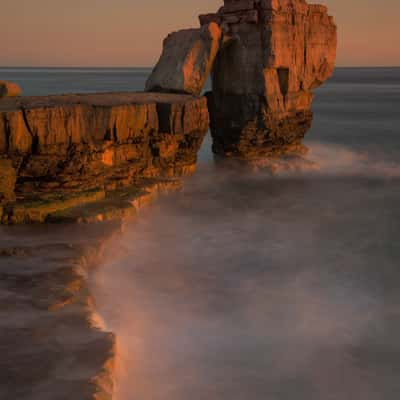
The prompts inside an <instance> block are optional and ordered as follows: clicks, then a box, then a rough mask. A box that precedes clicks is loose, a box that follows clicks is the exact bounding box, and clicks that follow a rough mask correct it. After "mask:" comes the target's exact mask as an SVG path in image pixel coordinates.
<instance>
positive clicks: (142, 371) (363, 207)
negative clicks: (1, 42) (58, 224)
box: [0, 68, 400, 400]
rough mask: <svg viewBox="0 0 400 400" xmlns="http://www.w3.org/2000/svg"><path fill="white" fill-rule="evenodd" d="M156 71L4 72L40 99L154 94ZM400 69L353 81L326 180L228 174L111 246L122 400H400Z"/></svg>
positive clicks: (331, 96)
mask: <svg viewBox="0 0 400 400" xmlns="http://www.w3.org/2000/svg"><path fill="white" fill-rule="evenodd" d="M148 73H149V70H145V69H132V70H129V69H109V70H99V69H91V70H82V69H73V70H70V69H41V70H32V69H0V79H9V80H13V81H16V82H18V83H20V84H21V85H22V87H23V88H24V93H25V94H27V95H28V94H48V93H67V92H78V91H82V92H87V91H107V90H118V91H120V90H140V89H142V88H143V85H144V81H145V78H146V76H147V74H148ZM399 108H400V69H395V68H392V69H389V68H387V69H384V68H379V69H346V68H341V69H337V70H336V72H335V75H334V77H333V78H332V79H331V80H330V81H329V82H328V83H327V84H326V85H324V86H323V87H322V88H320V89H319V90H318V91H317V93H316V98H315V103H314V111H315V120H314V124H313V128H312V130H311V132H310V133H309V134H308V137H307V140H306V143H307V145H308V146H309V147H310V149H311V151H310V155H309V157H310V159H312V160H313V161H315V162H317V163H318V164H319V166H320V168H319V170H318V171H304V172H298V173H292V174H286V175H280V176H276V177H270V176H267V175H263V174H262V173H259V174H244V173H243V174H239V173H237V172H233V171H226V170H221V169H220V168H217V167H216V166H214V164H213V158H212V155H211V152H210V139H209V138H207V139H206V141H205V143H204V146H203V148H202V150H201V154H200V161H199V168H198V172H197V174H196V175H195V176H194V177H192V178H189V179H188V180H187V181H186V183H185V189H184V191H183V192H181V193H175V194H169V195H167V196H166V197H165V198H163V199H161V200H160V201H159V202H157V203H156V204H155V205H154V206H152V207H150V208H148V209H147V210H146V211H145V212H144V213H143V214H142V215H141V217H140V218H139V220H138V221H137V222H136V223H135V224H132V225H128V226H127V227H126V230H125V231H124V233H123V235H122V237H121V238H119V239H118V240H117V241H115V242H111V243H110V245H109V248H108V252H107V256H106V258H105V260H104V265H103V267H102V268H100V269H99V270H98V272H96V274H95V275H94V276H93V277H92V282H91V286H92V290H93V293H94V295H95V298H96V301H97V304H98V308H99V311H100V313H101V315H102V317H103V318H104V320H105V324H106V326H107V328H108V329H110V330H112V331H114V332H116V334H117V336H118V341H119V349H120V355H121V356H120V357H121V360H120V366H121V369H120V372H119V376H118V382H117V383H118V390H117V399H118V400H128V399H132V398H137V399H142V400H150V399H151V400H161V399H162V400H184V399H185V400H186V399H187V398H189V397H190V398H191V399H193V400H204V399H213V400H214V399H215V400H216V399H218V400H219V399H230V400H231V399H232V400H258V399H260V400H261V399H262V400H265V399H268V400H322V399H323V400H347V399H348V400H355V399H356V400H358V399H362V400H397V399H398V398H399V395H400V379H399V377H400V341H399V339H398V338H399V337H400V246H399V244H398V238H399V237H400V207H399V204H400V112H399Z"/></svg>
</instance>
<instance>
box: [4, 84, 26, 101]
mask: <svg viewBox="0 0 400 400" xmlns="http://www.w3.org/2000/svg"><path fill="white" fill-rule="evenodd" d="M21 92H22V90H21V88H20V87H19V86H18V85H17V84H16V83H13V82H7V81H0V98H2V97H13V96H19V95H20V94H21Z"/></svg>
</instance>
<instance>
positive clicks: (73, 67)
mask: <svg viewBox="0 0 400 400" xmlns="http://www.w3.org/2000/svg"><path fill="white" fill-rule="evenodd" d="M154 67H155V65H154V66H132V65H131V66H121V65H120V66H94V65H92V66H88V65H85V66H80V65H0V69H6V68H15V69H23V68H26V69H28V68H29V69H39V68H49V69H63V68H64V69H65V68H69V69H132V68H137V69H139V68H142V69H152V68H154ZM335 68H400V65H337V66H336V67H335Z"/></svg>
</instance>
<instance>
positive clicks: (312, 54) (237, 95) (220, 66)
mask: <svg viewBox="0 0 400 400" xmlns="http://www.w3.org/2000/svg"><path fill="white" fill-rule="evenodd" d="M199 18H200V24H201V26H202V28H201V29H199V30H198V32H199V33H198V35H200V32H201V30H204V29H205V27H209V26H210V25H211V24H212V25H218V26H219V27H220V29H221V32H222V33H221V37H220V42H219V46H218V48H219V50H218V53H217V54H216V56H215V60H214V62H213V66H212V92H211V93H209V94H208V107H209V111H210V118H211V134H212V137H213V151H214V152H215V153H217V154H220V155H224V156H234V157H238V158H245V159H254V158H260V157H266V156H275V155H280V154H285V153H288V152H289V153H291V152H293V151H296V150H297V149H299V150H300V149H301V148H302V146H301V140H302V139H303V137H304V135H305V134H306V133H307V131H308V130H309V128H310V127H311V122H312V117H313V114H312V111H311V103H312V99H313V94H312V90H313V89H315V88H316V87H318V86H320V85H321V84H322V83H323V82H325V81H326V80H327V79H328V78H329V77H330V76H331V75H332V72H333V69H334V63H335V58H336V45H337V30H336V25H335V23H334V21H333V18H332V17H331V16H329V15H328V10H327V8H326V7H325V6H322V5H317V4H311V5H309V4H307V2H306V1H305V0H225V2H224V6H223V7H221V8H220V10H219V11H218V12H217V13H215V14H206V15H201V16H200V17H199ZM175 35H176V34H175ZM182 37H183V35H182ZM182 46H184V44H183V43H182ZM196 55H197V58H196V59H195V60H196V65H207V68H203V71H207V70H208V69H209V68H208V66H209V63H210V57H206V53H204V52H202V53H200V52H197V53H196ZM202 56H203V58H201V57H202ZM171 58H173V57H172V53H171V52H170V50H169V47H168V46H164V51H163V55H162V57H161V60H165V59H171ZM192 59H193V57H192ZM161 60H160V62H161ZM186 60H187V57H186V58H185V59H179V57H178V58H175V61H174V66H173V68H172V69H171V70H170V73H173V74H176V77H175V80H179V79H180V80H181V81H182V80H183V78H181V77H180V76H181V75H183V72H182V71H184V70H185V68H183V69H182V68H181V69H179V68H177V66H181V65H183V64H185V63H187V61H186ZM164 65H165V63H164ZM157 71H158V67H156V69H155V71H154V72H153V75H152V76H151V77H150V79H149V81H150V82H152V81H153V80H154V75H155V74H157ZM202 81H205V79H204V76H203V77H202ZM158 89H160V88H157V87H156V86H154V85H152V86H151V90H158ZM168 89H169V90H170V91H177V88H176V86H173V85H171V86H170V87H169V88H168V85H166V86H163V87H162V91H168ZM178 91H181V92H182V93H184V92H185V90H184V88H183V87H182V88H181V90H179V89H178Z"/></svg>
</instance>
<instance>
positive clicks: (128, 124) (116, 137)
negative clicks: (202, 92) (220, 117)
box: [0, 93, 209, 214]
mask: <svg viewBox="0 0 400 400" xmlns="http://www.w3.org/2000/svg"><path fill="white" fill-rule="evenodd" d="M208 126H209V116H208V110H207V101H206V99H205V98H199V97H193V96H189V95H175V94H157V93H120V94H118V93H116V94H94V95H67V96H48V97H21V98H15V99H11V98H10V99H3V100H2V101H1V102H0V165H1V167H2V168H1V174H0V208H1V205H2V204H4V203H5V202H7V201H10V200H12V199H13V197H14V192H15V194H16V195H17V200H18V201H19V200H36V199H37V198H38V196H39V198H44V197H46V196H47V195H48V194H54V193H59V194H60V196H61V197H63V198H64V201H66V196H67V195H68V194H74V193H87V194H88V195H86V196H84V198H85V199H86V200H85V201H87V200H88V199H89V200H91V201H92V200H98V199H97V195H94V193H98V192H96V191H97V190H100V192H101V191H104V190H116V189H119V188H122V187H126V186H130V185H133V184H135V183H136V182H137V181H139V180H140V179H143V178H162V177H171V176H175V175H184V174H186V173H189V172H191V171H192V170H193V166H194V165H195V163H196V158H197V152H198V150H199V148H200V145H201V143H202V141H203V138H204V136H205V134H206V132H207V130H208ZM15 177H16V178H17V179H16V180H15ZM93 195H94V197H95V198H93V199H92V197H93ZM0 214H1V213H0Z"/></svg>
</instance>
